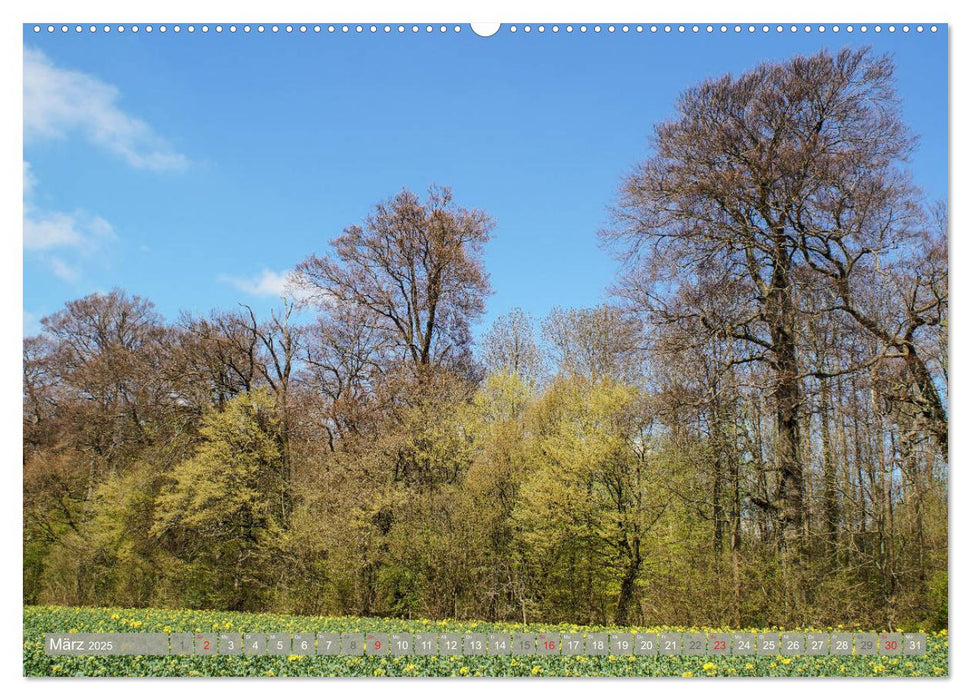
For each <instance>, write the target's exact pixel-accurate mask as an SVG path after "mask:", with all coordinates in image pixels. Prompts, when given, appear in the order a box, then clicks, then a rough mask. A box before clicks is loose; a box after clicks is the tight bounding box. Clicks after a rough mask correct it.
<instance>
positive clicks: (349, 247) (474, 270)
mask: <svg viewBox="0 0 971 700" xmlns="http://www.w3.org/2000/svg"><path fill="white" fill-rule="evenodd" d="M492 227H493V222H492V220H491V219H490V218H489V217H488V216H487V215H486V214H485V213H484V212H482V211H480V210H477V209H464V208H462V207H459V206H457V205H456V204H455V202H454V201H453V199H452V192H451V190H450V189H449V188H447V187H445V188H437V187H433V188H431V189H430V190H429V193H428V197H427V198H426V200H425V201H424V202H421V201H420V200H419V199H418V197H416V196H415V195H414V194H412V193H411V192H409V191H408V190H403V191H401V192H400V193H398V194H397V195H395V196H394V197H393V198H392V199H391V200H389V201H387V202H383V203H381V204H378V205H377V206H375V208H374V210H373V211H372V212H371V213H370V214H369V215H368V216H367V218H366V219H365V220H364V225H363V226H349V227H348V228H346V229H345V230H344V233H343V234H342V235H340V236H338V237H337V238H336V239H334V241H333V242H332V244H333V246H334V257H331V256H327V255H325V256H317V255H312V256H310V257H308V258H307V259H306V260H304V261H303V262H301V263H300V264H299V265H298V266H297V270H296V280H297V283H298V284H299V285H301V286H302V287H303V288H304V289H306V290H308V292H309V293H311V294H312V295H314V296H315V297H316V299H317V300H318V301H319V302H323V303H334V304H346V305H349V306H350V307H351V308H357V309H360V310H361V313H362V315H365V316H366V317H367V318H368V319H369V320H371V321H373V322H374V323H375V325H376V329H377V330H379V331H380V332H381V333H383V334H386V335H387V337H388V338H389V339H392V340H393V342H394V345H395V346H396V347H398V348H399V349H400V351H401V352H402V354H403V356H404V357H405V358H407V359H408V361H409V362H410V363H411V365H412V366H413V367H414V368H415V369H416V370H418V371H422V370H424V369H427V368H428V367H430V366H433V365H437V364H441V363H443V362H446V361H449V360H456V359H460V358H461V356H462V355H463V354H465V353H467V352H468V346H469V343H470V336H469V324H470V322H471V321H473V320H474V319H476V318H478V317H479V316H480V315H481V314H482V313H483V311H484V308H485V307H484V299H485V296H486V295H487V294H488V293H489V291H490V290H489V283H488V276H487V274H486V272H485V270H484V268H483V265H482V250H483V246H484V245H485V243H486V242H487V241H488V240H489V232H490V230H491V229H492Z"/></svg>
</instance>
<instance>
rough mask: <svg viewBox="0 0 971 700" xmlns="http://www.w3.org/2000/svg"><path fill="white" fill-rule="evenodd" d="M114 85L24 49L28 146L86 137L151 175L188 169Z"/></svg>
mask: <svg viewBox="0 0 971 700" xmlns="http://www.w3.org/2000/svg"><path fill="white" fill-rule="evenodd" d="M119 96H120V92H119V91H118V88H116V87H115V86H114V85H110V84H108V83H105V82H103V81H102V80H100V79H98V78H96V77H94V76H92V75H88V74H87V73H82V72H81V71H76V70H69V69H65V68H59V67H57V66H55V65H54V63H53V62H52V61H51V60H50V59H49V58H48V57H47V56H46V55H45V54H44V53H43V52H41V51H38V50H36V49H25V50H24V143H25V145H27V144H29V143H31V142H36V141H42V140H50V139H63V138H66V137H67V136H68V135H69V134H71V133H75V132H76V133H80V134H81V135H83V136H84V138H86V139H87V140H88V141H90V142H91V143H93V144H95V145H97V146H100V147H102V148H105V149H106V150H108V151H110V152H112V153H114V154H115V155H117V156H120V157H121V158H123V159H124V160H125V161H126V162H128V164H129V165H132V166H133V167H136V168H146V169H149V170H173V169H179V168H183V167H185V166H186V165H187V164H188V159H187V158H186V157H185V156H184V155H182V154H181V153H178V152H177V151H175V150H174V149H173V148H172V146H171V145H169V144H168V143H166V141H165V140H164V139H162V138H161V137H160V136H159V135H158V134H156V133H155V131H154V130H153V129H152V127H150V126H149V125H148V124H147V123H145V122H144V121H142V120H141V119H139V118H137V117H134V116H132V115H130V114H127V113H125V112H124V111H122V110H121V108H120V107H118V105H117V102H118V100H119Z"/></svg>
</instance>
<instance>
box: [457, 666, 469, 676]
mask: <svg viewBox="0 0 971 700" xmlns="http://www.w3.org/2000/svg"><path fill="white" fill-rule="evenodd" d="M459 675H461V676H467V675H469V667H468V666H463V667H462V668H460V669H459Z"/></svg>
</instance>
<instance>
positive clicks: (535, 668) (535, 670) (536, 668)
mask: <svg viewBox="0 0 971 700" xmlns="http://www.w3.org/2000/svg"><path fill="white" fill-rule="evenodd" d="M542 672H543V669H541V668H540V667H539V666H533V670H532V671H531V673H532V674H533V675H534V676H538V675H540V674H541V673H542Z"/></svg>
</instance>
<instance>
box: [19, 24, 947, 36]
mask: <svg viewBox="0 0 971 700" xmlns="http://www.w3.org/2000/svg"><path fill="white" fill-rule="evenodd" d="M32 29H33V32H34V33H35V34H40V33H42V32H44V31H46V32H47V33H48V34H54V33H57V32H60V33H62V34H68V33H70V32H72V30H73V32H74V33H75V34H82V33H88V34H96V33H103V34H110V33H118V34H124V33H126V32H129V33H132V34H137V33H139V32H143V33H146V34H151V33H153V32H157V33H159V34H165V33H168V32H171V33H175V34H180V33H182V32H186V33H188V34H195V33H197V32H199V33H202V34H208V33H210V32H214V33H216V34H223V33H228V34H236V33H242V34H252V33H256V34H265V33H270V34H278V33H280V32H283V33H286V34H293V33H297V34H322V33H326V34H378V33H384V34H392V33H398V34H406V33H411V34H419V33H422V32H424V33H426V34H436V33H437V34H447V33H455V34H457V33H460V32H462V31H465V29H464V28H463V27H462V25H458V24H455V25H446V24H441V25H432V24H425V25H419V24H397V25H391V24H383V25H380V24H370V25H364V24H356V25H355V24H284V25H280V24H240V25H237V24H227V25H222V24H215V25H208V24H200V25H196V24H186V25H182V24H172V25H167V24H159V25H152V24H143V25H138V24H131V25H125V24H118V25H110V24H103V25H97V24H89V25H81V24H75V25H68V24H61V25H55V24H48V25H41V24H35V25H33V27H32ZM898 30H899V31H900V32H903V33H904V34H907V33H910V32H911V31H913V32H916V33H918V34H920V33H923V32H924V31H925V30H927V31H930V32H931V33H935V32H937V31H938V27H937V25H933V24H932V25H927V26H925V25H923V24H915V25H910V24H902V25H896V24H889V25H880V24H875V25H866V24H861V25H852V24H847V25H838V24H834V25H829V26H827V25H824V24H819V25H811V24H805V25H796V24H790V25H782V24H775V25H768V24H763V25H754V24H749V25H741V24H734V25H728V24H720V25H712V24H704V25H702V24H690V25H685V24H679V25H671V24H650V25H646V24H620V25H616V24H607V25H600V24H593V25H587V24H563V25H560V24H552V25H545V24H536V25H533V24H504V25H502V26H501V27H500V29H499V32H504V33H507V34H517V33H520V32H522V33H524V34H530V33H532V32H534V31H535V32H536V33H537V34H544V33H547V32H549V33H551V34H558V33H561V32H562V33H566V34H572V33H574V32H579V33H580V34H585V33H589V32H592V33H594V34H600V33H603V32H607V33H608V34H612V33H617V32H620V33H622V34H627V33H631V32H633V33H636V34H641V33H644V32H648V33H651V34H656V33H658V32H661V33H664V34H670V33H673V32H677V33H680V34H689V33H690V34H701V33H707V34H713V33H716V32H718V33H722V34H726V33H729V32H733V33H735V34H742V33H748V34H757V33H761V34H769V33H771V32H773V31H774V32H775V33H777V34H781V33H783V32H787V31H788V32H789V33H791V34H796V33H812V32H816V33H819V34H823V33H826V32H832V33H834V34H837V33H839V32H846V33H848V34H852V33H853V32H860V33H863V34H865V33H867V32H870V31H872V32H875V33H877V34H879V33H881V32H883V31H887V32H890V33H891V34H894V33H896V32H897V31H898ZM469 31H470V32H471V33H472V34H475V32H474V30H471V29H470V30H469Z"/></svg>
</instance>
